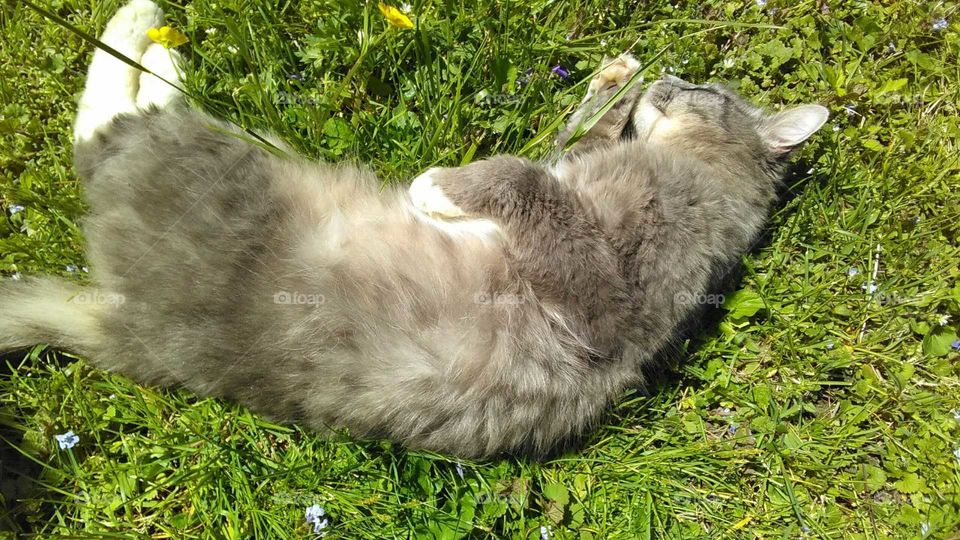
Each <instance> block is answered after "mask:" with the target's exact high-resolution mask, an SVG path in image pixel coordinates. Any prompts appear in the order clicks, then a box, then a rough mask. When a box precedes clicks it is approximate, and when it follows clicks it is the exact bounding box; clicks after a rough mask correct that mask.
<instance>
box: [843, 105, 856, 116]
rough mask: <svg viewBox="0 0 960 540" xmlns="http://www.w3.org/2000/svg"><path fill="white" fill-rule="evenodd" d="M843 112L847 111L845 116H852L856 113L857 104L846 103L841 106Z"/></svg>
mask: <svg viewBox="0 0 960 540" xmlns="http://www.w3.org/2000/svg"><path fill="white" fill-rule="evenodd" d="M843 112H845V113H847V116H851V117H852V116H854V115H856V114H857V106H856V105H854V104H853V103H847V104H846V105H844V106H843Z"/></svg>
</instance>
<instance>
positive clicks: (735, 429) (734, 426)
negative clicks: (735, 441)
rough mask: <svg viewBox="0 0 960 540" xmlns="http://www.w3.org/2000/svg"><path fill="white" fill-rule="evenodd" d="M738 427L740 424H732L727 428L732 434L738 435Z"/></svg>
mask: <svg viewBox="0 0 960 540" xmlns="http://www.w3.org/2000/svg"><path fill="white" fill-rule="evenodd" d="M738 427H740V426H738V425H737V424H730V427H729V428H727V432H729V433H730V435H736V434H737V428H738Z"/></svg>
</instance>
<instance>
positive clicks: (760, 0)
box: [757, 0, 767, 9]
mask: <svg viewBox="0 0 960 540" xmlns="http://www.w3.org/2000/svg"><path fill="white" fill-rule="evenodd" d="M766 6H767V0H757V7H758V8H760V9H763V8H765V7H766Z"/></svg>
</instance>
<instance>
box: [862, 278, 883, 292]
mask: <svg viewBox="0 0 960 540" xmlns="http://www.w3.org/2000/svg"><path fill="white" fill-rule="evenodd" d="M860 288H861V289H863V290H865V291H867V294H873V293H875V292H876V291H877V289H878V288H879V287H877V284H876V283H874V282H872V281H871V282H870V283H864V284H863V285H861V286H860Z"/></svg>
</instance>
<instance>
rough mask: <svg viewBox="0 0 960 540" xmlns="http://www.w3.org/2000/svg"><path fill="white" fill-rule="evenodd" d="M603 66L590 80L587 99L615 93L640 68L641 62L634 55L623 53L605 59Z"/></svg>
mask: <svg viewBox="0 0 960 540" xmlns="http://www.w3.org/2000/svg"><path fill="white" fill-rule="evenodd" d="M601 66H602V69H601V70H600V73H597V75H596V76H595V77H594V78H593V80H591V81H590V87H589V88H588V89H587V99H589V98H591V97H593V96H595V95H597V94H601V93H604V94H609V95H613V94H614V93H615V92H616V91H617V90H619V89H620V88H621V87H623V86H624V85H625V84H627V81H629V80H630V78H631V77H633V74H634V73H636V72H637V70H638V69H640V62H637V59H636V58H634V57H633V55H631V54H628V53H623V54H621V55H620V56H618V57H616V58H613V59H604V61H603V63H602V64H601Z"/></svg>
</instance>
